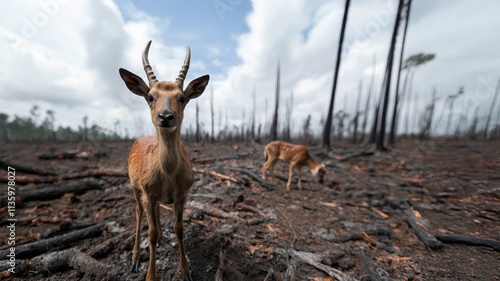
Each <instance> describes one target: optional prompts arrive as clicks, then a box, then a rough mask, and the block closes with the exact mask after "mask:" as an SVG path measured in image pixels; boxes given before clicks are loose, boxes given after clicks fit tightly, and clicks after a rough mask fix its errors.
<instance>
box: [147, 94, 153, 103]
mask: <svg viewBox="0 0 500 281" xmlns="http://www.w3.org/2000/svg"><path fill="white" fill-rule="evenodd" d="M146 100H147V101H148V102H153V101H154V100H155V98H154V97H153V95H152V94H149V95H148V96H147V97H146Z"/></svg>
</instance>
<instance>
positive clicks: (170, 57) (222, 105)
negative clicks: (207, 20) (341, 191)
mask: <svg viewBox="0 0 500 281" xmlns="http://www.w3.org/2000/svg"><path fill="white" fill-rule="evenodd" d="M40 3H42V4H43V3H44V4H43V5H42V4H40ZM117 3H119V4H120V5H122V6H120V7H118V6H117ZM252 7H253V10H252V11H251V12H250V13H249V14H248V15H247V17H246V22H247V25H248V31H246V32H245V33H243V34H239V35H237V36H234V33H231V34H228V38H226V40H227V41H231V40H236V42H237V45H238V46H237V49H236V53H237V55H238V58H239V61H238V62H236V63H235V64H234V63H233V62H231V63H229V62H228V61H230V59H225V55H226V54H227V53H228V52H229V51H230V50H227V42H221V44H220V45H217V44H215V43H214V42H211V43H210V44H207V45H206V46H204V48H206V50H203V51H204V53H205V54H206V56H207V57H202V56H201V55H200V53H203V52H196V50H193V58H192V64H191V68H190V73H189V74H188V78H187V82H189V81H190V80H192V79H193V78H195V76H197V75H201V74H204V73H205V71H210V70H211V69H214V68H215V69H217V70H216V71H211V73H209V74H210V75H211V83H210V87H209V88H211V89H213V91H214V95H215V107H216V108H215V110H216V120H217V121H216V122H215V123H216V124H218V123H219V122H218V119H219V116H218V115H219V112H222V114H223V115H225V112H226V111H227V112H228V119H229V122H230V127H232V126H233V125H240V124H241V123H242V122H247V121H249V118H250V116H251V110H252V103H253V102H252V93H253V91H254V88H255V90H256V93H257V120H259V121H260V122H265V121H266V122H267V120H264V119H265V117H266V116H267V117H268V118H269V117H270V116H271V112H272V108H273V107H274V91H275V87H276V66H277V63H278V60H279V61H280V64H281V109H282V113H284V105H285V103H286V102H287V99H288V98H289V97H290V94H291V92H292V91H293V93H294V112H293V118H294V124H295V127H296V130H299V127H300V126H301V125H302V123H303V120H304V119H305V118H306V117H307V115H309V114H311V115H312V125H313V128H315V129H316V130H317V131H318V132H319V131H320V130H321V128H320V125H319V121H320V119H321V117H322V116H324V115H326V112H327V109H328V103H329V100H330V93H331V87H332V78H333V67H334V64H335V59H336V52H337V44H338V37H339V32H340V26H341V20H342V16H343V9H344V2H343V1H334V2H332V1H329V2H328V1H326V2H325V1H320V0H312V1H311V0H294V1H284V0H280V1H278V0H277V1H265V0H254V1H252ZM140 8H141V7H135V6H133V5H132V4H130V3H129V2H125V3H122V2H116V1H112V0H106V1H97V0H78V1H67V0H66V1H63V0H46V1H29V0H16V1H14V0H11V1H1V2H0V18H2V27H0V53H2V54H3V56H2V65H3V66H4V67H2V68H0V103H1V104H2V107H1V108H0V111H2V112H5V113H7V114H9V115H11V116H12V115H14V114H18V115H27V114H28V111H29V108H30V107H31V106H32V105H33V104H38V105H40V106H41V107H42V110H47V109H53V110H54V111H55V113H56V121H57V122H59V123H58V125H59V124H61V125H65V126H67V125H71V126H73V127H76V126H77V125H78V124H81V120H82V117H83V116H85V115H88V116H89V119H90V121H91V122H98V123H99V124H101V125H102V126H104V127H107V128H111V127H112V124H113V123H114V122H115V121H116V120H120V123H121V125H122V126H127V127H128V128H129V131H130V132H139V131H141V132H142V131H144V130H145V131H146V132H151V131H152V130H150V129H149V128H150V126H149V123H150V120H149V118H150V117H149V112H148V110H147V106H146V104H145V103H144V101H143V100H142V99H141V98H139V97H137V96H135V95H134V94H132V93H130V92H129V91H128V90H127V89H126V87H125V86H124V84H123V82H122V81H121V79H120V77H119V75H118V68H119V67H123V68H126V69H128V70H130V71H132V72H134V73H136V74H138V75H140V76H141V77H145V75H144V71H143V69H142V64H141V54H142V50H143V48H144V45H145V43H146V42H147V41H148V40H150V39H152V40H153V44H152V47H151V51H150V61H151V64H152V66H153V68H154V70H155V73H156V74H157V76H158V77H159V78H160V79H161V80H172V79H174V78H175V77H176V76H177V74H178V71H179V69H180V66H181V65H182V61H183V59H184V55H185V42H184V41H182V38H180V37H179V38H178V39H179V41H175V42H169V43H168V44H167V43H165V41H164V40H165V37H166V34H170V33H171V32H172V30H173V29H174V28H175V25H176V23H175V22H171V21H170V20H169V19H168V18H158V17H154V16H151V15H149V14H148V13H146V12H145V11H143V10H140ZM395 8H396V1H390V2H389V3H388V2H387V1H382V0H377V1H356V2H352V3H351V8H350V13H349V18H348V25H347V32H346V38H345V48H344V50H343V57H342V64H341V72H340V74H339V84H338V88H337V96H336V110H338V109H340V108H342V107H343V106H344V100H346V101H347V107H348V109H347V111H348V112H350V113H353V112H354V107H355V99H356V98H357V88H358V84H359V81H360V80H361V79H363V81H364V89H365V90H366V89H367V88H368V87H367V84H368V82H369V80H370V75H371V69H372V60H373V56H374V55H376V60H377V65H376V72H377V74H376V79H377V80H376V84H375V88H374V89H375V91H376V93H377V94H378V93H379V91H380V85H379V84H380V83H381V78H382V73H383V72H384V68H385V60H386V57H387V51H388V45H389V41H390V36H391V32H392V27H393V24H394V11H395ZM498 10H500V3H499V2H498V1H489V2H488V4H483V5H477V4H473V3H471V2H470V1H466V0H462V1H446V2H441V1H440V2H439V3H431V2H424V1H418V2H417V1H413V11H412V18H411V24H410V27H409V31H408V38H407V47H406V51H405V57H407V56H408V55H410V54H415V53H418V52H426V53H436V59H435V60H434V61H432V62H429V63H428V64H426V65H424V66H422V67H421V68H420V69H419V70H418V72H417V74H416V76H415V83H414V90H415V92H417V93H418V94H419V97H420V103H419V104H420V105H419V107H420V110H422V109H423V104H424V102H428V101H429V100H430V97H431V93H432V88H433V87H434V86H436V88H437V92H438V95H439V96H443V97H444V96H447V95H449V94H450V93H452V92H454V91H456V90H457V89H458V87H459V86H461V85H463V86H465V91H466V95H464V98H463V99H462V100H460V99H459V100H457V108H458V109H460V108H461V109H460V110H462V112H464V111H467V110H468V109H467V108H468V107H473V108H475V107H476V106H480V108H481V110H480V112H485V111H486V110H487V109H489V102H490V101H491V99H492V94H493V93H492V90H491V88H492V87H494V85H495V83H496V81H497V79H498V76H500V73H499V71H498V65H500V57H499V56H498V55H497V52H498V51H497V46H499V45H500V37H498V36H494V34H496V32H497V31H496V29H495V28H496V26H498V24H500V23H499V21H500V19H499V18H498V17H497V15H496V11H498ZM123 13H125V15H124V14H123ZM465 19H468V20H465ZM221 24H230V23H229V22H227V21H226V22H222V23H221ZM200 30H203V31H206V30H205V29H204V23H202V22H200ZM200 32H202V31H200ZM176 34H182V32H180V31H178V30H177V32H176ZM182 36H184V38H190V39H189V40H195V39H193V38H192V37H193V36H195V35H192V34H184V35H182ZM400 39H401V38H398V40H399V42H400ZM186 40H187V39H186ZM191 42H192V41H191ZM172 43H174V44H172ZM203 43H204V42H199V43H197V44H199V46H203ZM394 80H395V77H394V78H393V81H394ZM492 85H493V86H492ZM209 91H210V89H209V90H207V93H205V94H204V95H203V96H202V97H201V98H199V99H198V100H197V102H198V104H199V106H200V118H201V121H202V122H204V123H205V124H206V125H205V129H207V130H209V128H208V124H210V122H209V121H207V120H209V118H210V112H209V108H210V98H209V95H210V93H209ZM365 96H366V91H364V94H363V97H365ZM442 100H443V99H442ZM266 104H267V107H266ZM363 104H364V102H362V105H363ZM440 106H441V105H440ZM458 109H457V110H458ZM266 110H267V111H266ZM412 110H413V109H412ZM186 111H187V112H186V114H185V123H186V126H185V128H187V127H189V126H190V125H191V126H193V124H194V119H195V106H194V103H192V104H190V106H188V108H187V109H186ZM243 111H244V112H245V119H246V120H242V118H243ZM470 111H471V112H472V110H470ZM222 119H223V120H224V119H225V116H223V117H222ZM222 123H223V124H224V122H222ZM144 124H147V125H144ZM144 128H146V129H144Z"/></svg>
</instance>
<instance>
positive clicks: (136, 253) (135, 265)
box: [130, 202, 143, 272]
mask: <svg viewBox="0 0 500 281" xmlns="http://www.w3.org/2000/svg"><path fill="white" fill-rule="evenodd" d="M142 214H143V209H142V206H141V203H140V202H136V204H135V242H134V249H133V250H132V268H131V269H130V271H131V272H138V271H139V263H140V261H141V248H140V247H139V245H140V242H141V241H140V240H141V237H140V236H141V220H142Z"/></svg>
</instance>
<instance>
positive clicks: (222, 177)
mask: <svg viewBox="0 0 500 281" xmlns="http://www.w3.org/2000/svg"><path fill="white" fill-rule="evenodd" d="M208 174H209V175H211V176H213V177H216V178H219V179H223V180H227V181H231V182H234V183H238V184H239V183H241V182H240V181H239V180H238V179H236V178H233V177H230V176H226V175H223V174H219V173H217V172H215V171H210V172H208Z"/></svg>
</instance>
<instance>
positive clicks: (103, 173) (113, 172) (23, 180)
mask: <svg viewBox="0 0 500 281" xmlns="http://www.w3.org/2000/svg"><path fill="white" fill-rule="evenodd" d="M90 177H96V178H99V177H128V173H127V171H125V170H122V169H111V168H107V169H97V170H88V171H85V172H81V173H75V174H69V175H64V176H56V177H30V176H18V175H16V184H28V183H53V182H57V181H63V180H74V179H83V178H90ZM7 181H8V177H7V176H0V182H7Z"/></svg>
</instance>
